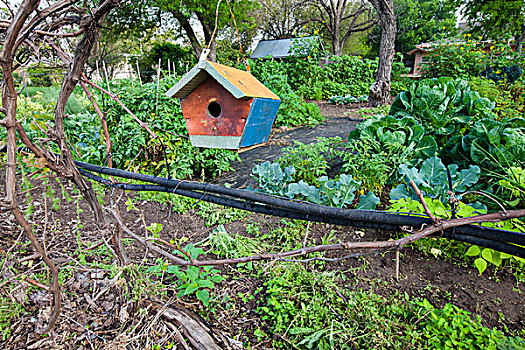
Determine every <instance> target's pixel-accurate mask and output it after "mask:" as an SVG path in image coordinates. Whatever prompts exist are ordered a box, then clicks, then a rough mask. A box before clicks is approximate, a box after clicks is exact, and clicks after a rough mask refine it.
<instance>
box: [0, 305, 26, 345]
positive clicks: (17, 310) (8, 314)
mask: <svg viewBox="0 0 525 350" xmlns="http://www.w3.org/2000/svg"><path fill="white" fill-rule="evenodd" d="M23 312H24V309H23V308H22V306H21V305H20V304H18V303H17V302H14V301H11V300H9V298H7V297H1V298H0V335H1V336H2V341H3V342H5V341H6V340H7V339H8V338H9V336H10V335H11V331H12V328H11V324H12V322H13V321H14V320H16V319H17V318H18V317H19V316H20V315H21V314H22V313H23Z"/></svg>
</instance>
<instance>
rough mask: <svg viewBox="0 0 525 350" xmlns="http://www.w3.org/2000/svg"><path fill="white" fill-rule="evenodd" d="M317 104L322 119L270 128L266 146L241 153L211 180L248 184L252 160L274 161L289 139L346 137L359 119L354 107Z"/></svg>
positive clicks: (304, 140) (238, 184)
mask: <svg viewBox="0 0 525 350" xmlns="http://www.w3.org/2000/svg"><path fill="white" fill-rule="evenodd" d="M319 107H320V108H321V113H322V114H323V116H325V117H326V118H327V119H326V121H325V122H324V123H322V124H320V125H317V126H314V127H308V126H302V127H297V128H293V129H274V130H272V134H271V135H270V139H269V140H268V142H267V144H266V146H263V147H258V148H254V149H252V150H249V151H246V152H243V153H241V154H240V157H241V161H240V162H235V163H232V166H233V168H234V169H235V171H231V172H228V173H226V174H223V175H221V176H219V177H218V178H216V179H214V180H213V181H211V182H212V183H217V184H229V185H231V186H232V187H236V188H245V187H247V186H248V185H249V184H251V180H252V179H251V177H250V174H251V173H252V169H253V167H254V166H255V165H256V164H259V163H263V162H265V161H269V162H272V161H275V160H276V159H277V158H279V156H280V155H281V154H282V149H283V148H284V147H286V146H290V145H291V144H292V143H293V141H299V142H302V143H306V144H309V143H314V142H317V138H318V137H324V138H328V137H340V138H342V139H343V140H346V139H347V138H348V134H349V133H350V131H352V130H354V129H355V128H356V125H357V124H358V123H359V122H360V121H361V119H357V116H356V114H355V112H354V111H355V110H356V109H355V108H351V107H348V106H334V105H330V104H328V103H320V104H319Z"/></svg>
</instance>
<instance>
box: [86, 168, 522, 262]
mask: <svg viewBox="0 0 525 350" xmlns="http://www.w3.org/2000/svg"><path fill="white" fill-rule="evenodd" d="M80 172H81V173H82V175H84V176H86V177H88V178H90V179H91V180H94V181H97V182H100V183H102V184H105V185H107V186H109V187H112V188H117V189H121V190H130V191H148V192H167V193H174V194H178V195H182V196H186V197H190V198H195V199H199V200H203V201H206V202H212V203H215V204H219V205H224V206H228V207H231V208H236V209H242V210H247V211H251V212H256V213H261V214H266V215H272V216H279V217H285V218H290V219H301V220H308V221H316V222H324V223H330V224H335V225H344V226H354V227H366V228H376V229H382V230H389V231H396V230H398V229H399V227H398V226H397V225H391V224H385V223H376V222H369V221H357V220H342V219H341V218H337V217H330V216H318V215H315V214H313V215H306V217H305V214H304V213H301V212H298V211H294V210H290V209H286V208H275V207H271V206H267V205H262V204H257V203H253V202H248V201H241V200H238V199H234V198H228V197H224V196H217V195H213V194H209V193H200V192H195V191H192V190H184V189H181V188H169V187H165V186H160V185H143V184H126V183H113V182H110V181H108V180H106V179H104V178H102V177H100V176H97V175H94V174H92V173H90V172H87V171H85V170H83V169H80ZM403 217H405V216H403ZM459 228H461V227H457V228H456V232H453V231H452V230H448V231H447V232H444V233H443V235H442V237H443V238H447V239H453V240H457V241H461V242H465V243H470V244H476V245H479V246H481V247H485V248H490V249H495V250H498V251H500V252H504V253H507V254H511V255H515V256H519V257H522V258H525V247H520V246H516V245H513V244H509V243H507V242H505V241H498V240H494V239H490V238H483V237H478V236H474V235H469V234H468V233H466V234H465V233H464V234H459V233H457V229H459ZM496 231H501V230H496ZM504 232H508V231H504ZM509 233H511V232H509Z"/></svg>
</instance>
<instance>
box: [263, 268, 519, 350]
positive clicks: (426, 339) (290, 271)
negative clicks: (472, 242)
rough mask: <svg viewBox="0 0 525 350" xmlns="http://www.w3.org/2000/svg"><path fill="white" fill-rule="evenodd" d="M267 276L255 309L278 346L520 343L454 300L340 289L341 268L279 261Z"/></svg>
mask: <svg viewBox="0 0 525 350" xmlns="http://www.w3.org/2000/svg"><path fill="white" fill-rule="evenodd" d="M267 274H268V280H267V281H266V282H265V291H264V296H265V298H264V299H263V300H262V301H261V302H260V304H259V308H258V309H257V312H258V313H259V314H260V315H261V318H262V319H263V320H264V321H265V323H266V326H267V328H268V332H270V333H272V334H277V335H279V336H278V337H274V338H273V339H274V340H273V342H272V345H273V347H275V348H277V349H290V348H292V345H293V348H295V349H387V348H388V349H400V348H412V349H426V348H431V349H500V348H501V349H504V348H505V347H504V346H509V344H522V342H523V340H522V339H519V338H506V337H505V336H504V335H503V334H502V333H501V332H500V331H498V330H496V329H490V328H486V327H483V325H482V323H481V319H480V317H479V316H478V317H476V318H472V317H471V316H470V313H469V312H467V311H464V310H461V309H459V308H458V307H456V306H454V305H452V304H446V305H444V306H443V307H434V306H433V305H432V304H430V302H428V301H427V300H426V299H423V300H421V299H410V298H409V296H408V295H407V294H405V296H404V297H403V296H402V295H396V296H393V297H392V298H389V299H385V298H383V297H380V296H378V295H376V294H374V293H372V292H369V291H352V290H349V289H346V288H342V289H341V288H340V283H341V282H340V280H342V279H344V278H345V276H344V275H342V274H341V273H339V272H327V271H324V272H320V271H315V270H313V271H309V270H307V269H306V268H305V267H304V266H303V265H298V264H286V263H280V264H279V263H278V264H275V266H273V267H272V268H271V269H269V270H268V272H267ZM343 297H344V300H343Z"/></svg>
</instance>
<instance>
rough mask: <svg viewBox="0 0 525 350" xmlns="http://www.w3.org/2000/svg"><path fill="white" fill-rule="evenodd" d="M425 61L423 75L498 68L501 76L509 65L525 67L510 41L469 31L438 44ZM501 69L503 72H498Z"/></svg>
mask: <svg viewBox="0 0 525 350" xmlns="http://www.w3.org/2000/svg"><path fill="white" fill-rule="evenodd" d="M427 58H428V61H427V62H426V63H425V64H424V65H423V76H425V77H428V78H439V77H453V78H465V79H466V78H470V77H480V76H482V75H485V76H486V75H487V72H488V71H490V72H492V71H493V72H494V73H496V74H497V75H498V76H500V75H501V72H502V71H503V70H504V68H505V67H511V66H514V65H517V66H519V67H521V69H523V68H525V60H524V59H523V56H520V55H519V54H518V53H517V52H514V51H513V50H512V48H511V47H510V46H509V45H508V44H507V43H492V44H489V43H487V42H484V41H481V38H473V37H472V36H471V34H465V35H464V36H463V37H462V38H459V39H457V40H456V41H453V42H448V41H444V40H443V41H442V42H441V43H439V44H437V45H436V46H435V47H434V48H433V50H432V53H431V54H430V55H429V56H428V57H427ZM498 72H499V73H498Z"/></svg>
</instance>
